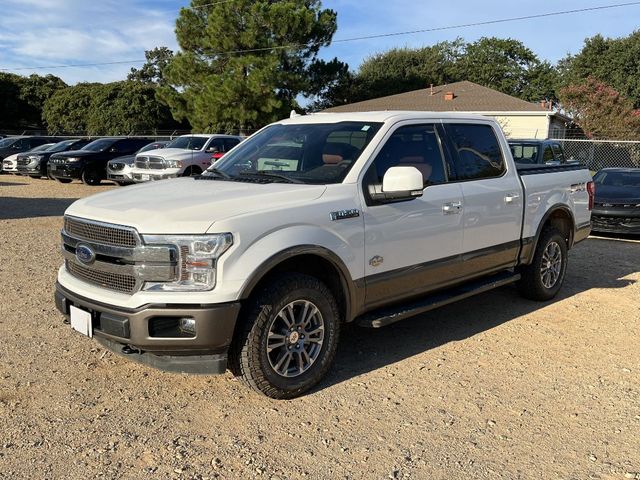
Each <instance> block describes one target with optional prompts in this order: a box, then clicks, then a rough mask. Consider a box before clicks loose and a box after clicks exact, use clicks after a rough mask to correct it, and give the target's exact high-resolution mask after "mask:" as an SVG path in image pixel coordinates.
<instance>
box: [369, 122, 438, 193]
mask: <svg viewBox="0 0 640 480" xmlns="http://www.w3.org/2000/svg"><path fill="white" fill-rule="evenodd" d="M391 167H415V168H417V169H418V170H419V171H420V173H422V180H423V184H424V186H425V187H426V186H427V185H433V184H437V183H444V182H446V181H447V175H446V174H445V161H444V154H443V152H442V148H441V144H440V140H439V138H438V133H437V131H436V129H435V127H434V126H433V125H411V126H406V127H400V128H398V129H397V130H396V131H395V132H394V133H393V134H392V135H391V137H390V138H389V140H387V143H385V145H384V147H382V150H381V151H380V153H378V155H377V156H376V158H375V160H374V162H373V164H372V166H371V167H370V168H373V169H375V177H377V183H382V179H383V177H384V174H385V173H386V172H387V170H389V169H390V168H391ZM368 178H370V177H368Z"/></svg>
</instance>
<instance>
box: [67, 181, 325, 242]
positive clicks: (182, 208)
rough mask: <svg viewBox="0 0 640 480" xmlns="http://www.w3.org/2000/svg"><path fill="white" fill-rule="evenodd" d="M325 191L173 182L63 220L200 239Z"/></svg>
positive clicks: (108, 199) (81, 207)
mask: <svg viewBox="0 0 640 480" xmlns="http://www.w3.org/2000/svg"><path fill="white" fill-rule="evenodd" d="M325 190H326V187H325V186H324V185H298V184H288V183H267V184H256V183H245V182H229V181H223V180H195V179H194V178H192V177H190V178H177V179H173V180H160V181H156V182H149V183H143V184H140V185H134V186H130V187H125V188H119V189H116V190H110V191H108V192H104V193H99V194H97V195H93V196H91V197H87V198H83V199H80V200H78V201H76V202H74V203H73V204H72V205H71V206H70V207H69V208H68V209H67V211H66V212H65V214H66V215H73V216H75V217H80V218H86V219H90V220H97V221H101V222H107V223H115V224H119V225H127V226H131V227H135V228H136V229H137V230H138V232H140V233H141V234H202V233H206V232H207V230H209V228H210V227H211V226H212V225H213V223H214V222H216V221H219V220H223V219H228V218H231V217H234V216H237V215H242V214H246V213H257V212H260V211H264V210H267V209H274V208H278V207H279V206H284V205H286V206H291V205H292V204H294V203H300V204H305V203H308V202H311V201H313V200H315V199H317V198H319V197H320V196H322V194H323V193H324V191H325Z"/></svg>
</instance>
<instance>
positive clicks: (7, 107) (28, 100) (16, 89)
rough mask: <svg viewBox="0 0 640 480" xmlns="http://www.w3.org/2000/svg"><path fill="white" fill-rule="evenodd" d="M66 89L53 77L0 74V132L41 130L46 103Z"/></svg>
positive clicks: (60, 81) (59, 80) (63, 84)
mask: <svg viewBox="0 0 640 480" xmlns="http://www.w3.org/2000/svg"><path fill="white" fill-rule="evenodd" d="M66 86H67V85H66V84H65V83H64V82H63V81H62V80H61V79H60V78H58V77H56V76H54V75H45V76H41V75H30V76H28V77H24V76H20V75H15V74H13V73H0V112H2V115H0V128H5V129H17V128H43V127H44V125H43V121H42V109H43V107H44V104H45V102H46V101H47V99H48V98H49V97H51V96H52V95H53V94H54V93H55V92H56V91H58V90H60V89H63V88H65V87H66Z"/></svg>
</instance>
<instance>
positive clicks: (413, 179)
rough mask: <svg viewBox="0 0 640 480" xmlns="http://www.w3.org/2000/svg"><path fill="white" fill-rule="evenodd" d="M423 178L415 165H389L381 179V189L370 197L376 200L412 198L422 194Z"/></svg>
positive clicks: (390, 200)
mask: <svg viewBox="0 0 640 480" xmlns="http://www.w3.org/2000/svg"><path fill="white" fill-rule="evenodd" d="M423 188H424V179H423V178H422V173H420V170H418V169H417V168H416V167H391V168H390V169H389V170H387V172H386V173H385V174H384V178H383V179H382V191H381V192H373V193H372V194H371V197H372V198H373V200H375V201H378V202H396V201H402V200H412V199H414V198H417V197H421V196H422V190H423Z"/></svg>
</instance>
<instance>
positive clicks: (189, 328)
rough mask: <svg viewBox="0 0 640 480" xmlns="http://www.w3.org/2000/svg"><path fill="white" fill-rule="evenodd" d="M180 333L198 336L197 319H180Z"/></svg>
mask: <svg viewBox="0 0 640 480" xmlns="http://www.w3.org/2000/svg"><path fill="white" fill-rule="evenodd" d="M179 326H180V331H181V332H183V333H189V334H191V335H193V336H195V334H196V320H195V318H181V319H180V323H179Z"/></svg>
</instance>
